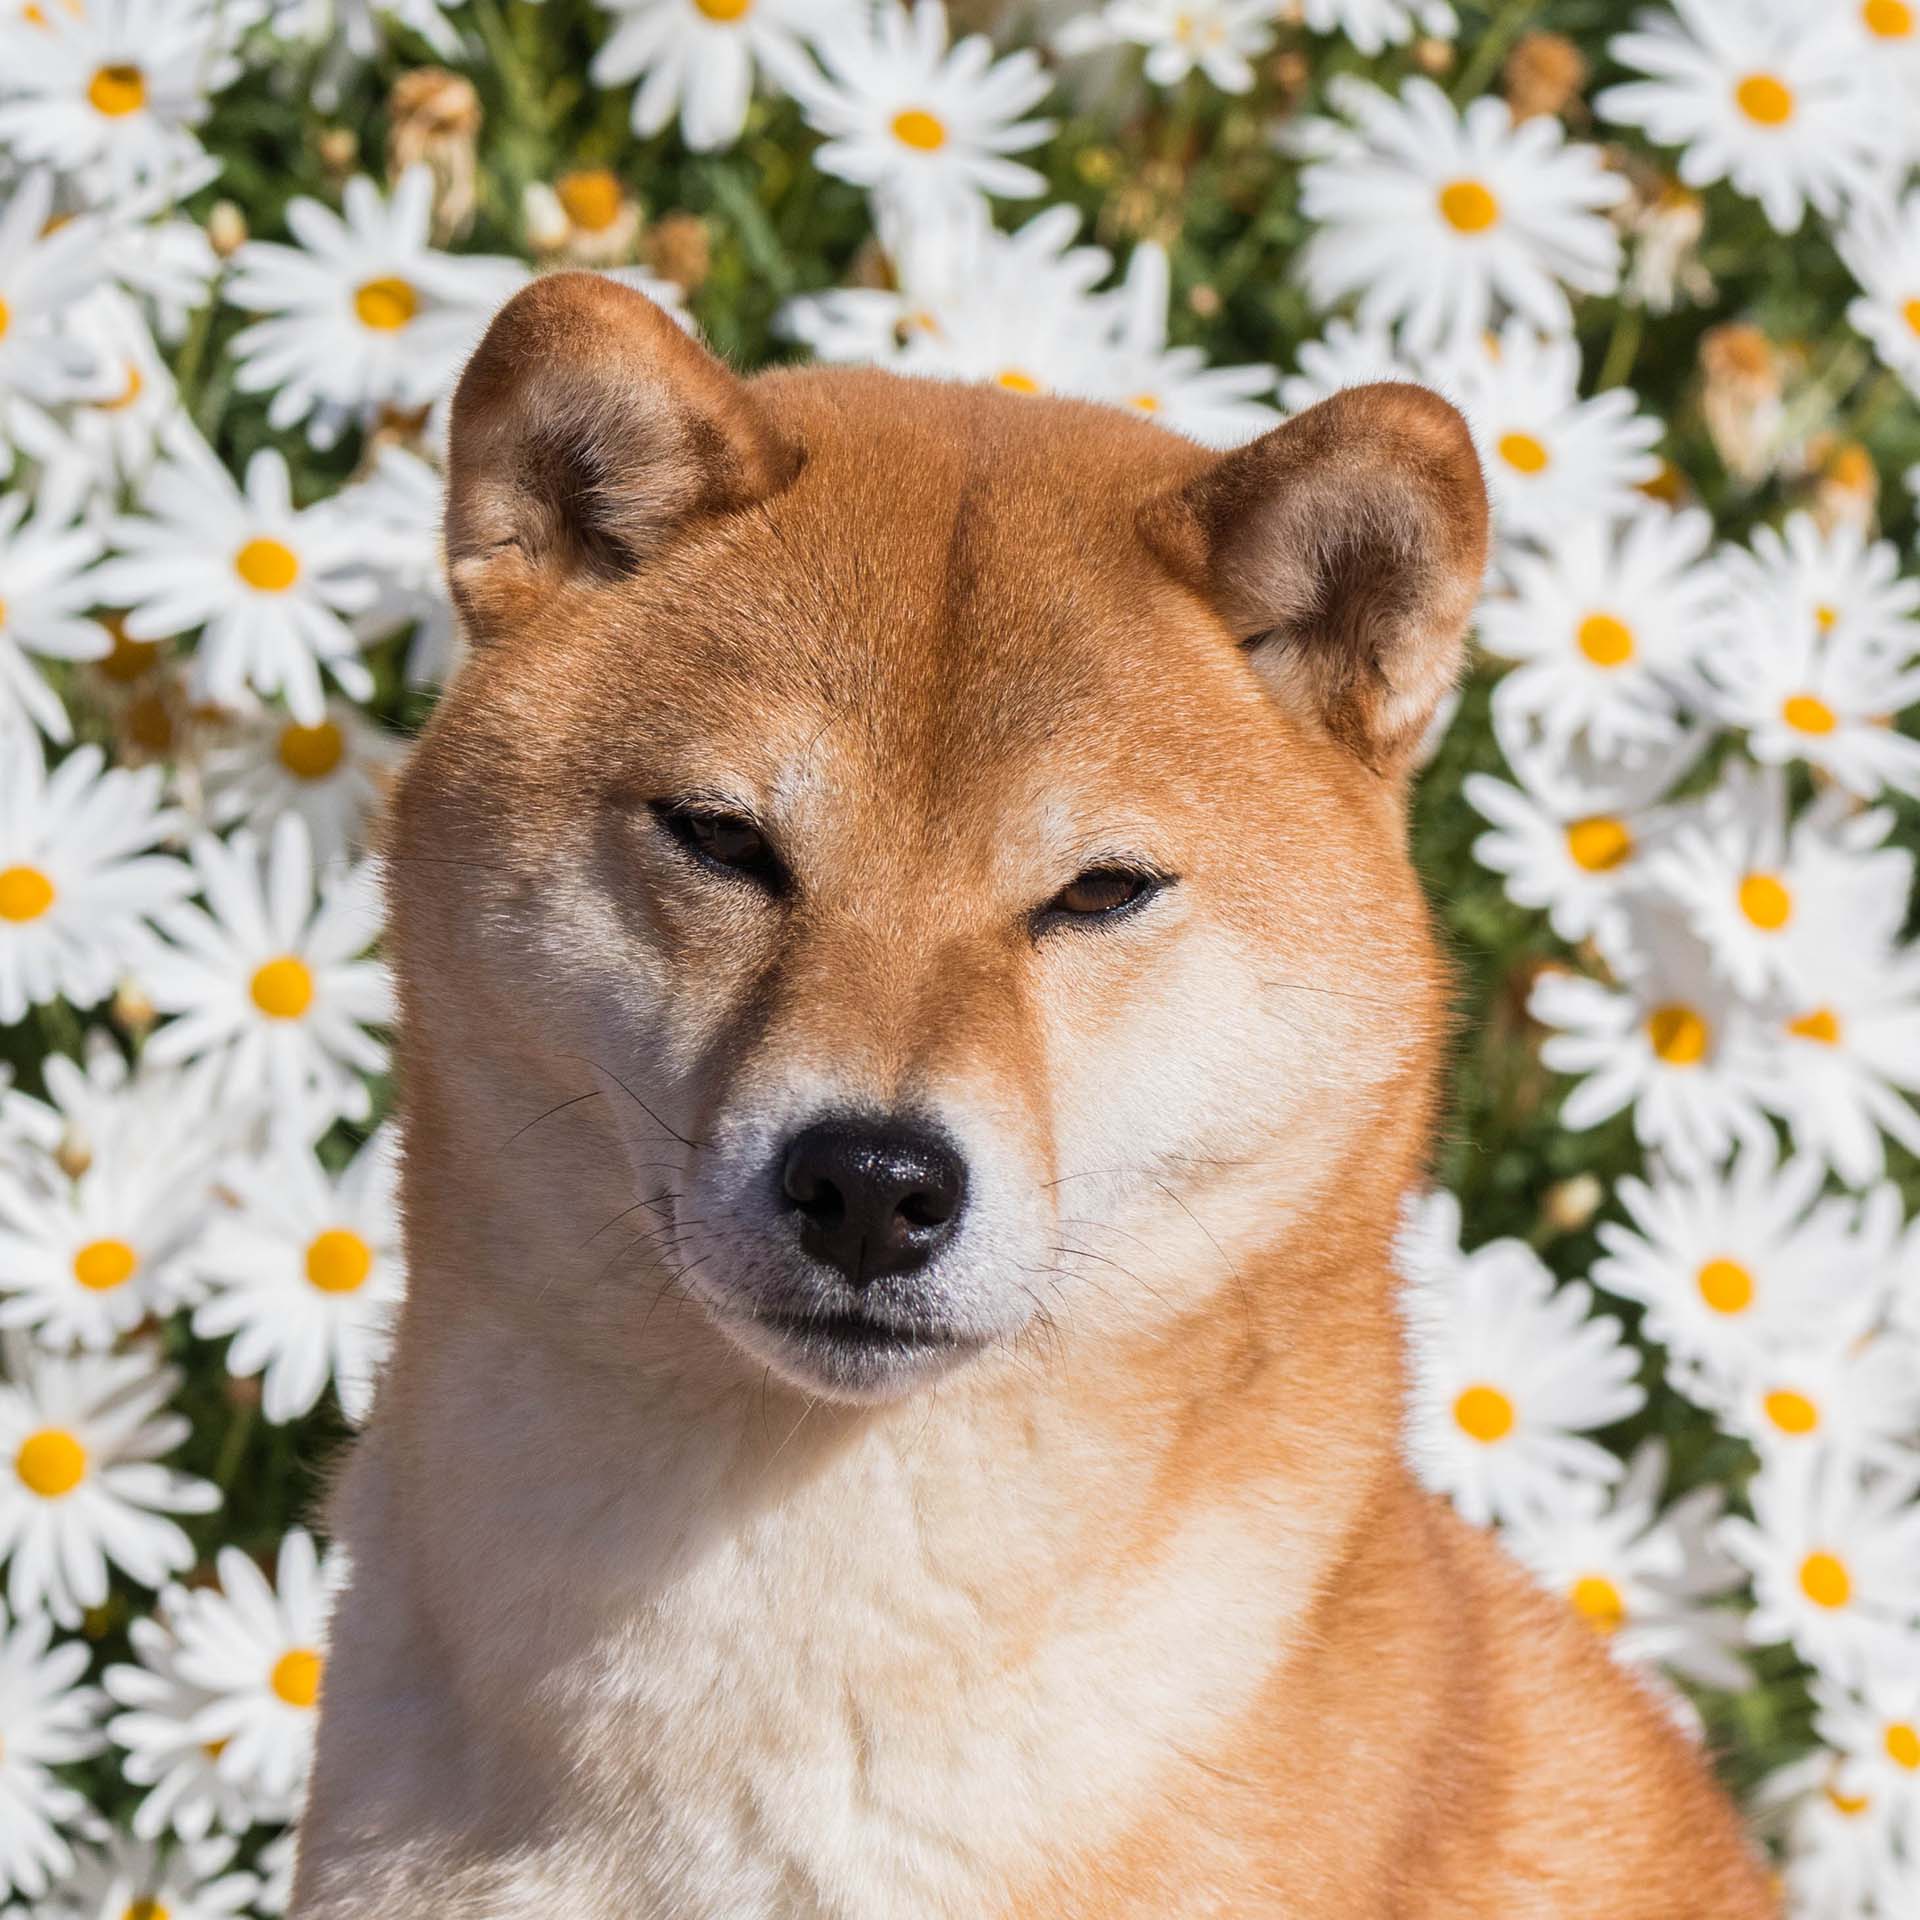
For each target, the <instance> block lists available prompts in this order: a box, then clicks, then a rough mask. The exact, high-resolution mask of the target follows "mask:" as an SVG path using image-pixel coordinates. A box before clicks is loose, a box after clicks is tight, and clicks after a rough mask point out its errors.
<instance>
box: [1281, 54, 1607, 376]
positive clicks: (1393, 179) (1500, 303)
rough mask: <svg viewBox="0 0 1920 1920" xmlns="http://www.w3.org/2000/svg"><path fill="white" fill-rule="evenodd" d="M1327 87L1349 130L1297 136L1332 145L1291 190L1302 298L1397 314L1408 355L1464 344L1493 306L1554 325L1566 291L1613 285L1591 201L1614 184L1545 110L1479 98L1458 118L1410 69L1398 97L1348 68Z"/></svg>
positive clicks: (1382, 315)
mask: <svg viewBox="0 0 1920 1920" xmlns="http://www.w3.org/2000/svg"><path fill="white" fill-rule="evenodd" d="M1328 93H1329V97H1330V98H1331V99H1332V100H1333V101H1334V102H1335V104H1336V105H1337V106H1338V107H1339V108H1340V109H1341V111H1342V112H1343V113H1344V114H1345V115H1346V116H1347V117H1348V119H1349V120H1351V121H1352V122H1353V123H1355V128H1356V131H1354V132H1353V133H1348V132H1347V131H1346V130H1345V129H1344V128H1337V129H1333V130H1331V131H1330V132H1329V133H1326V134H1322V133H1321V132H1320V131H1319V130H1318V129H1309V130H1308V132H1307V135H1306V137H1307V138H1308V139H1310V140H1312V139H1322V140H1330V141H1331V150H1330V151H1326V152H1325V153H1324V154H1323V157H1321V158H1318V159H1315V160H1313V161H1311V162H1310V163H1309V164H1308V165H1307V166H1306V168H1305V169H1304V170H1303V172H1302V174H1301V184H1300V192H1301V209H1302V211H1303V212H1304V213H1305V214H1306V216H1307V218H1308V219H1310V220H1312V221H1315V222H1316V223H1317V224H1318V225H1319V228H1320V231H1319V232H1318V233H1316V234H1315V235H1314V237H1313V238H1312V239H1311V240H1310V241H1309V242H1308V244H1307V247H1306V251H1305V252H1304V254H1303V255H1302V257H1301V272H1302V274H1303V275H1304V277H1305V280H1306V284H1307V289H1308V292H1309V293H1310V295H1311V296H1312V298H1313V300H1314V302H1315V304H1316V305H1319V306H1322V307H1330V306H1335V305H1337V304H1338V303H1339V302H1341V301H1343V300H1345V299H1347V298H1349V297H1350V296H1358V298H1359V302H1360V308H1359V318H1360V320H1361V323H1362V324H1363V325H1378V324H1385V323H1388V322H1394V321H1398V322H1400V323H1401V324H1402V326H1403V328H1404V332H1403V335H1402V337H1403V339H1404V340H1405V341H1406V343H1407V344H1408V345H1409V346H1410V347H1411V348H1413V349H1414V350H1415V351H1422V350H1425V349H1429V348H1433V347H1437V346H1440V345H1442V344H1443V343H1461V342H1465V341H1467V340H1470V339H1472V338H1473V337H1474V336H1476V335H1478V334H1480V333H1483V332H1485V331H1486V329H1487V328H1488V327H1489V326H1490V325H1491V324H1492V323H1493V322H1494V321H1495V319H1496V318H1497V317H1498V315H1499V314H1500V313H1501V312H1502V311H1507V312H1512V313H1514V314H1516V315H1517V316H1519V317H1520V318H1521V319H1523V320H1526V321H1528V322H1530V323H1531V324H1532V325H1533V326H1535V327H1537V328H1539V329H1540V330H1542V331H1543V332H1546V333H1549V334H1555V335H1558V334H1564V333H1566V332H1568V331H1569V330H1570V329H1571V327H1572V324H1573V316H1572V310H1571V308H1570V307H1569V305H1568V302H1567V293H1568V291H1569V290H1572V291H1573V292H1576V293H1610V292H1612V291H1613V289H1614V288H1615V286H1616V285H1618V283H1619V279H1620V264H1621V253H1620V240H1619V236H1618V234H1616V233H1615V231H1614V229H1613V227H1612V225H1611V224H1610V223H1609V222H1608V221H1607V220H1606V219H1605V217H1604V215H1603V209H1605V208H1607V207H1610V206H1613V205H1615V204H1616V203H1617V202H1619V201H1620V200H1622V199H1624V198H1625V197H1626V192H1627V184H1626V182H1625V181H1624V180H1623V179H1621V178H1620V176H1619V175H1617V174H1613V173H1609V172H1608V171H1607V170H1606V169H1605V167H1604V166H1603V164H1602V162H1601V156H1600V152H1599V149H1598V148H1595V147H1589V146H1582V145H1579V144H1577V143H1569V142H1568V141H1567V140H1566V138H1565V130H1564V129H1563V128H1562V126H1561V125H1560V123H1559V121H1558V120H1556V119H1554V118H1553V117H1552V116H1551V115H1548V114H1540V115H1537V116H1535V117H1534V118H1532V119H1530V120H1526V121H1523V122H1521V123H1520V124H1519V125H1517V126H1516V125H1515V124H1514V121H1513V116H1512V114H1511V112H1510V111H1509V110H1508V108H1507V106H1506V103H1505V102H1504V101H1501V100H1498V99H1493V98H1483V99H1479V100H1475V101H1474V102H1473V103H1472V104H1471V105H1470V106H1469V107H1468V108H1467V110H1466V112H1465V114H1464V115H1462V114H1458V113H1456V112H1455V110H1454V108H1453V106H1452V105H1451V103H1450V102H1449V101H1448V99H1447V97H1446V95H1445V94H1443V93H1442V92H1441V91H1440V89H1439V88H1438V87H1436V86H1435V85H1434V84H1433V83H1432V82H1431V81H1430V80H1426V79H1421V78H1418V77H1416V78H1414V79H1411V80H1408V81H1407V82H1406V83H1405V85H1404V86H1403V87H1402V88H1401V91H1400V96H1399V98H1398V99H1397V100H1396V99H1395V98H1394V97H1393V96H1392V95H1390V94H1387V93H1384V92H1382V91H1381V90H1380V89H1379V88H1377V87H1374V86H1370V85H1368V84H1366V83H1365V82H1362V81H1358V80H1353V79H1349V78H1346V77H1342V78H1339V79H1336V80H1335V81H1333V82H1332V83H1331V84H1330V85H1329V88H1328Z"/></svg>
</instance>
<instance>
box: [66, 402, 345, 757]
mask: <svg viewBox="0 0 1920 1920" xmlns="http://www.w3.org/2000/svg"><path fill="white" fill-rule="evenodd" d="M140 497H141V506H142V509H143V510H142V512H141V513H140V514H138V515H126V516H122V517H121V518H119V519H117V520H116V521H115V522H114V523H113V526H112V529H111V532H110V535H109V540H110V544H111V545H112V546H113V547H114V548H115V550H116V557H114V558H111V559H109V560H106V561H104V562H103V563H102V564H101V566H100V568H99V570H98V572H97V573H96V574H95V575H94V591H95V593H96V594H97V595H98V596H99V597H100V598H101V599H102V600H104V601H106V602H108V603H109V604H111V605H116V606H123V607H125V608H127V609H128V612H127V615H126V628H127V632H128V634H129V635H130V636H131V637H132V638H134V639H136V640H163V639H166V638H168V637H169V636H170V635H173V634H177V633H187V632H190V631H192V630H193V629H194V628H196V627H198V628H201V629H202V632H201V637H200V644H199V646H198V648H197V649H196V651H195V653H194V656H193V669H192V672H193V683H194V690H195V693H196V695H197V697H199V698H201V699H203V700H206V701H209V702H211V703H212V704H214V705H216V706H224V707H244V706H246V705H247V704H248V692H249V689H251V690H252V691H253V692H256V693H262V694H275V693H281V694H284V695H285V696H286V700H287V705H288V706H289V707H290V708H292V710H293V717H294V718H295V719H296V720H298V721H299V722H300V723H301V724H302V725H303V726H310V727H317V726H318V725H320V723H321V722H322V721H323V720H324V719H325V718H326V712H327V710H326V700H325V697H324V695H323V694H322V692H321V686H320V669H321V667H322V666H324V667H325V668H326V669H327V671H328V672H329V673H330V674H331V675H332V676H333V678H334V679H335V680H336V681H337V682H338V683H339V685H340V687H341V688H342V690H343V691H344V692H346V693H347V694H349V695H350V696H351V697H352V698H354V699H356V700H364V699H366V698H367V697H368V696H369V695H370V694H371V693H372V692H373V676H372V675H371V674H370V673H369V672H368V671H367V667H366V663H365V662H364V661H363V660H362V659H361V658H360V649H359V642H358V640H357V639H356V638H355V637H354V633H353V630H352V628H351V627H349V626H348V624H347V621H346V618H345V616H347V615H349V614H354V613H359V612H362V611H364V610H365V609H366V608H367V607H368V606H370V605H371V604H372V602H373V598H374V585H373V581H372V579H371V577H370V576H369V575H368V573H367V571H366V568H365V566H364V564H363V562H362V557H361V555H360V553H359V552H358V543H357V541H356V540H355V539H354V537H353V532H352V529H351V527H350V526H349V525H348V524H347V523H346V522H345V521H344V520H343V519H342V518H341V517H340V515H339V514H338V513H337V512H336V511H334V510H332V509H331V508H330V507H329V506H327V505H324V504H323V505H321V506H317V507H309V508H307V509H305V510H304V511H298V510H296V509H295V507H294V505H293V498H292V483H291V480H290V479H289V476H288V473H287V463H286V461H285V460H284V459H282V458H281V456H280V455H279V454H278V453H275V452H273V451H272V450H270V449H265V448H263V449H262V450H261V451H260V452H258V453H256V454H255V455H254V456H253V458H252V459H251V460H249V461H248V462H247V478H246V487H245V490H244V491H242V490H241V489H240V488H239V487H236V486H235V485H234V483H233V481H232V479H231V478H230V477H229V476H228V474H227V472H226V471H225V469H224V468H223V467H221V465H220V464H219V462H218V461H217V460H216V459H215V458H214V456H213V454H212V453H211V452H210V451H209V450H208V449H207V447H206V445H205V443H204V442H203V441H201V440H199V439H198V438H197V437H194V438H191V439H188V438H184V437H177V438H176V440H175V442H174V444H173V446H172V449H171V452H170V454H169V457H168V458H167V459H165V460H163V461H162V462H161V463H160V464H159V465H158V466H156V467H155V468H154V470H153V472H152V473H151V474H150V475H149V476H148V479H147V483H146V485H145V486H144V487H143V488H142V489H141V496H140Z"/></svg>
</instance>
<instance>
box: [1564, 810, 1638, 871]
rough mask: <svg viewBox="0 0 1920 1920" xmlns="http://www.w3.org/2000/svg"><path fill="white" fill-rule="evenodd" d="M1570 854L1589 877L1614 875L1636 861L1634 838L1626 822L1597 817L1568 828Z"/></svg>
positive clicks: (1600, 814) (1576, 864)
mask: <svg viewBox="0 0 1920 1920" xmlns="http://www.w3.org/2000/svg"><path fill="white" fill-rule="evenodd" d="M1567 852H1568V854H1569V856H1570V857H1571V858H1572V860H1573V864H1574V865H1575V866H1576V867H1579V868H1581V869H1583V870H1584V871H1585V872H1587V873H1611V872H1612V871H1613V870H1614V868H1616V867H1620V866H1624V865H1625V864H1626V863H1627V862H1628V861H1629V860H1631V859H1632V858H1633V835H1632V833H1631V832H1630V831H1629V830H1628V828H1627V823H1626V822H1625V821H1624V820H1616V819H1614V818H1613V816H1612V815H1611V814H1605V813H1596V814H1593V815H1591V816H1589V817H1588V818H1587V819H1585V820H1576V821H1574V823H1573V824H1572V825H1571V826H1570V827H1568V829H1567Z"/></svg>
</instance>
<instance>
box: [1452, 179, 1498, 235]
mask: <svg viewBox="0 0 1920 1920" xmlns="http://www.w3.org/2000/svg"><path fill="white" fill-rule="evenodd" d="M1440 217H1441V219H1443V220H1444V221H1445V222H1446V223H1447V225H1448V226H1450V227H1451V228H1452V229H1453V230H1454V232H1455V233H1485V232H1486V230H1487V229H1488V228H1489V227H1490V226H1492V225H1493V224H1494V223H1495V222H1496V221H1497V220H1498V219H1499V218H1500V202H1499V201H1498V200H1496V199H1495V198H1494V196H1493V193H1492V190H1491V189H1490V188H1488V187H1485V186H1483V185H1482V184H1481V183H1480V182H1479V181H1478V180H1449V181H1448V182H1447V184H1446V185H1445V186H1444V187H1442V188H1441V189H1440Z"/></svg>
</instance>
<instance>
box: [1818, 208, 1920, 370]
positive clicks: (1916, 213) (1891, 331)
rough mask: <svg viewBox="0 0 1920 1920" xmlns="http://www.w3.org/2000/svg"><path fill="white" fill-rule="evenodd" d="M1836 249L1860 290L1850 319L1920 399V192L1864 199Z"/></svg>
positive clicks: (1850, 308) (1838, 238)
mask: <svg viewBox="0 0 1920 1920" xmlns="http://www.w3.org/2000/svg"><path fill="white" fill-rule="evenodd" d="M1834 245H1835V246H1836V247H1837V248H1838V249H1839V252H1840V258H1841V259H1842V260H1844V261H1845V262H1846V263H1847V271H1848V272H1849V273H1851V274H1852V275H1853V277H1854V279H1855V280H1856V281H1858V282H1859V285H1860V296H1859V298H1858V299H1856V300H1855V301H1853V302H1852V304H1851V305H1849V306H1848V308H1847V319H1848V320H1849V322H1851V324H1852V325H1853V327H1854V328H1855V330H1856V331H1857V332H1860V333H1863V334H1865V335H1866V337H1867V338H1868V339H1869V340H1870V341H1872V342H1873V350H1874V352H1876V353H1877V354H1878V355H1879V356H1880V358H1881V360H1882V361H1883V362H1884V363H1885V364H1886V365H1887V366H1889V367H1891V368H1892V369H1893V370H1894V372H1895V373H1897V374H1898V375H1899V376H1900V377H1901V379H1902V380H1904V381H1905V382H1906V383H1907V386H1908V388H1909V389H1910V390H1911V391H1912V392H1914V393H1916V394H1920V191H1915V192H1912V193H1909V194H1908V195H1907V196H1906V197H1905V198H1904V199H1902V200H1899V201H1895V200H1893V199H1891V198H1888V199H1884V200H1882V199H1865V200H1862V201H1861V202H1860V203H1859V205H1857V206H1856V207H1855V208H1854V209H1853V212H1852V214H1851V216H1850V217H1849V218H1848V221H1847V224H1846V225H1845V226H1844V227H1843V228H1841V229H1840V231H1839V232H1838V233H1837V234H1835V236H1834Z"/></svg>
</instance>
